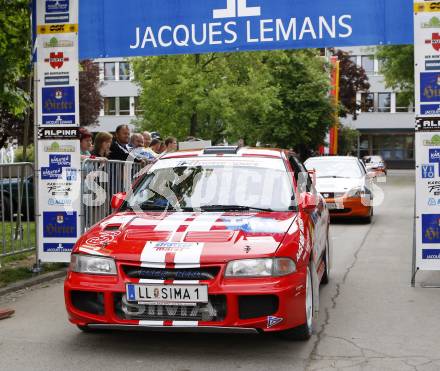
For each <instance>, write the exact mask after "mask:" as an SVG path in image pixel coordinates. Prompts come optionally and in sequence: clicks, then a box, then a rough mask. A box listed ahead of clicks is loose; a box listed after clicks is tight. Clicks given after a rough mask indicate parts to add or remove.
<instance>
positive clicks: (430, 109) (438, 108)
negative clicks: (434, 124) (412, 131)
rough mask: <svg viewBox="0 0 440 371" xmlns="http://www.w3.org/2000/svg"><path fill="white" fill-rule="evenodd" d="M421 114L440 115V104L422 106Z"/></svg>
mask: <svg viewBox="0 0 440 371" xmlns="http://www.w3.org/2000/svg"><path fill="white" fill-rule="evenodd" d="M420 113H421V114H422V115H429V116H432V115H440V104H422V105H421V106H420Z"/></svg>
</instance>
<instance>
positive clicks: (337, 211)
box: [330, 209, 351, 214]
mask: <svg viewBox="0 0 440 371" xmlns="http://www.w3.org/2000/svg"><path fill="white" fill-rule="evenodd" d="M349 212H351V209H334V210H330V213H331V214H346V213H349Z"/></svg>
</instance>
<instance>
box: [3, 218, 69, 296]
mask: <svg viewBox="0 0 440 371" xmlns="http://www.w3.org/2000/svg"><path fill="white" fill-rule="evenodd" d="M16 228H17V225H16V223H15V222H14V223H11V222H5V223H4V224H1V221H0V255H1V254H6V253H11V252H14V251H17V252H18V251H20V250H22V249H26V248H30V247H33V248H35V246H36V241H35V236H36V234H35V222H29V224H28V223H27V222H25V223H22V228H23V231H22V239H21V240H20V239H18V240H17V239H15V234H16V233H15V232H16ZM35 261H36V260H35V250H34V251H28V252H23V253H18V254H14V255H9V256H4V257H0V287H4V286H7V285H9V284H11V283H14V282H17V281H21V280H24V279H28V278H31V277H33V276H35V273H33V272H32V270H31V268H32V267H33V266H34V264H35ZM65 266H66V265H65V264H61V263H52V264H44V265H43V272H52V271H56V270H59V269H61V268H63V267H65Z"/></svg>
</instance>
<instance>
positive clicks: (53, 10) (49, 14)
mask: <svg viewBox="0 0 440 371" xmlns="http://www.w3.org/2000/svg"><path fill="white" fill-rule="evenodd" d="M45 5H46V6H45V15H44V21H45V23H69V0H46V4H45Z"/></svg>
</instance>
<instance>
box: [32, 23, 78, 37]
mask: <svg viewBox="0 0 440 371" xmlns="http://www.w3.org/2000/svg"><path fill="white" fill-rule="evenodd" d="M76 32H78V25H77V24H53V25H43V26H38V27H37V34H39V35H47V34H62V33H76Z"/></svg>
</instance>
